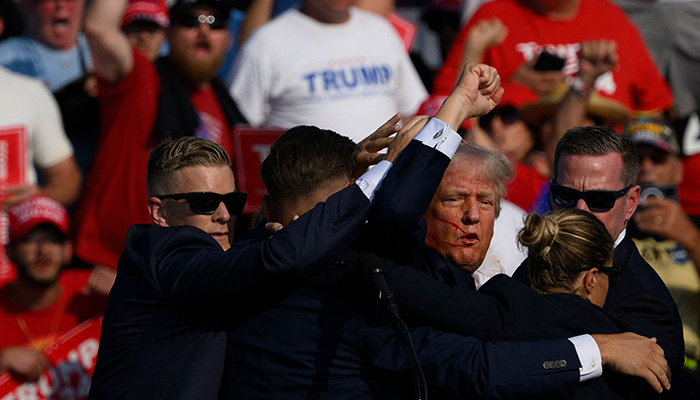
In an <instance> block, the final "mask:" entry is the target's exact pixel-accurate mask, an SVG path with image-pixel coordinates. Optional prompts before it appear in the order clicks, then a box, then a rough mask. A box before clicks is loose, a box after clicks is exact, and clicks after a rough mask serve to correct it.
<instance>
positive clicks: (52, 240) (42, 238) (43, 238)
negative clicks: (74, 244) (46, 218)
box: [20, 231, 66, 244]
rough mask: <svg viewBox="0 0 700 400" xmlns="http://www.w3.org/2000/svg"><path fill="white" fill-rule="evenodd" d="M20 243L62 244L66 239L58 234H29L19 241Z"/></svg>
mask: <svg viewBox="0 0 700 400" xmlns="http://www.w3.org/2000/svg"><path fill="white" fill-rule="evenodd" d="M20 241H21V242H22V243H31V244H41V243H48V244H63V243H65V242H66V237H65V236H63V234H61V233H59V232H51V233H48V232H37V231H34V232H31V233H29V234H27V235H26V236H25V237H23V238H22V239H20Z"/></svg>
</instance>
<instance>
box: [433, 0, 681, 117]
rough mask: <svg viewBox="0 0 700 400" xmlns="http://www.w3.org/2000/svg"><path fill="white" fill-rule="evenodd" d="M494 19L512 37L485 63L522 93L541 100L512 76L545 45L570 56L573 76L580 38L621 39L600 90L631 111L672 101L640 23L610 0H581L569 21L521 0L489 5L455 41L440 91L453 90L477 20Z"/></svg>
mask: <svg viewBox="0 0 700 400" xmlns="http://www.w3.org/2000/svg"><path fill="white" fill-rule="evenodd" d="M491 18H498V19H500V20H501V21H502V22H503V24H504V25H505V26H506V27H508V36H507V37H506V39H505V40H504V42H503V43H502V44H500V45H499V46H495V47H492V48H490V49H488V50H487V51H486V54H485V56H484V63H485V64H488V65H491V66H493V67H495V68H496V69H498V72H499V74H500V75H501V78H502V79H503V81H504V82H503V84H502V86H503V87H504V88H505V89H506V92H508V90H509V87H512V86H513V85H517V86H521V87H522V88H523V89H525V90H524V91H521V92H520V94H519V95H520V96H525V95H528V96H530V97H531V98H532V99H533V100H534V99H537V95H536V94H535V93H534V92H532V91H531V90H529V89H527V88H524V86H522V85H520V84H516V83H512V82H508V81H509V80H510V79H511V78H512V77H513V74H514V73H515V72H516V70H517V69H518V68H519V67H520V65H521V64H522V63H523V62H526V61H529V60H531V59H532V58H534V57H536V56H537V55H538V54H539V51H540V50H542V49H546V50H548V51H550V52H552V53H554V54H556V55H558V56H560V57H563V58H565V59H566V65H565V66H564V70H563V72H564V74H565V75H567V76H573V75H575V74H576V72H577V71H578V68H579V67H578V51H579V49H580V46H581V42H583V41H589V40H601V39H606V40H614V41H615V42H616V43H617V52H618V55H619V60H620V61H619V65H618V67H617V68H615V70H614V71H612V72H611V73H607V74H604V75H602V76H601V77H600V78H599V79H598V81H597V82H596V88H597V90H598V93H599V94H601V95H603V96H605V97H607V98H609V99H612V100H614V101H616V102H618V103H620V104H621V105H624V106H625V107H627V109H628V110H630V111H631V112H632V111H638V112H645V113H657V112H660V111H663V110H666V109H668V108H670V107H671V106H672V105H673V95H672V94H671V91H670V89H669V88H668V84H667V83H666V82H665V81H664V79H663V77H662V76H661V74H660V73H659V70H658V68H657V67H656V64H655V63H654V61H653V60H652V58H651V56H650V54H649V51H648V49H647V47H646V45H645V43H644V41H643V40H642V37H641V35H640V34H639V31H638V30H637V27H636V26H634V24H633V23H632V22H631V21H630V20H629V18H628V17H627V16H626V15H625V13H624V12H623V11H622V10H621V9H620V8H619V7H618V6H616V5H614V4H612V2H610V1H606V0H581V3H580V9H579V11H578V13H577V14H576V16H574V17H573V18H572V19H570V20H553V19H550V18H548V17H547V16H545V15H542V14H537V13H535V12H534V11H532V9H531V8H529V7H527V6H526V5H525V4H524V2H523V1H518V0H495V1H493V2H489V3H486V4H484V5H483V6H482V7H481V8H479V10H477V12H476V13H475V14H474V16H473V17H472V18H471V19H470V20H469V23H468V24H467V25H466V26H465V27H464V28H462V30H461V31H460V33H459V35H458V36H457V38H456V39H455V41H454V43H453V44H452V48H451V49H450V52H449V53H448V56H447V58H446V60H445V63H444V65H443V67H442V69H441V70H440V72H439V73H438V76H437V77H436V79H435V83H434V89H433V91H434V93H435V94H449V93H450V92H451V91H452V88H453V87H454V84H455V82H456V80H457V76H458V72H459V71H458V69H459V66H460V63H461V60H462V55H463V52H464V44H465V40H466V39H467V35H468V33H469V30H470V29H471V28H472V26H474V24H476V23H477V22H478V21H480V20H484V19H491ZM513 91H515V90H513ZM630 115H633V114H632V113H630Z"/></svg>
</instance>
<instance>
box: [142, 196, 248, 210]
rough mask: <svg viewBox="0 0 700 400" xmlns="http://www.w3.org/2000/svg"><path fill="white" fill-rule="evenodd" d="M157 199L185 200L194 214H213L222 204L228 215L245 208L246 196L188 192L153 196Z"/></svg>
mask: <svg viewBox="0 0 700 400" xmlns="http://www.w3.org/2000/svg"><path fill="white" fill-rule="evenodd" d="M155 197H156V198H157V199H161V200H164V199H172V200H185V201H187V202H188V203H189V204H190V210H192V212H193V213H195V214H206V215H209V214H214V211H216V209H217V208H219V204H221V202H223V203H224V205H225V206H226V209H227V210H228V212H229V214H231V215H235V214H240V213H241V212H242V211H243V207H245V202H246V200H247V199H248V195H247V194H246V193H243V192H231V193H226V194H219V193H213V192H190V193H176V194H166V195H163V196H155Z"/></svg>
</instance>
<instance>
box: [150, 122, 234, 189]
mask: <svg viewBox="0 0 700 400" xmlns="http://www.w3.org/2000/svg"><path fill="white" fill-rule="evenodd" d="M197 166H206V167H231V158H230V157H229V156H228V153H226V150H225V149H224V148H223V147H222V146H221V145H220V144H217V143H214V142H212V141H209V140H206V139H201V138H197V137H193V136H188V137H183V138H179V139H176V140H173V141H170V142H165V143H162V144H161V145H159V146H157V147H156V148H154V149H153V150H151V153H150V154H149V155H148V170H147V173H146V187H147V189H148V196H149V197H152V196H155V195H164V194H171V193H167V192H168V190H169V189H168V188H169V187H170V186H171V179H172V176H173V172H175V171H177V170H179V169H182V168H185V167H197Z"/></svg>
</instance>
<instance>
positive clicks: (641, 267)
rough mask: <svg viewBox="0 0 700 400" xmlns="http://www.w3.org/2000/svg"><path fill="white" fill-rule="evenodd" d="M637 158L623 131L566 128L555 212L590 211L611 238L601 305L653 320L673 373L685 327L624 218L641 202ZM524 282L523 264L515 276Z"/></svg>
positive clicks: (558, 158)
mask: <svg viewBox="0 0 700 400" xmlns="http://www.w3.org/2000/svg"><path fill="white" fill-rule="evenodd" d="M637 164H638V158H637V153H636V149H635V147H634V144H633V143H632V142H631V141H630V140H629V138H627V137H626V136H624V135H620V134H619V133H617V132H615V131H613V130H611V129H608V128H603V127H598V126H589V127H577V128H573V129H570V130H569V131H567V132H566V134H565V135H564V136H563V137H562V138H561V140H559V142H558V143H557V147H556V152H555V158H554V179H553V180H552V183H551V185H550V191H551V205H552V208H554V209H555V210H558V209H562V208H578V209H581V210H584V211H588V212H591V213H593V215H595V216H596V217H598V219H600V220H601V221H602V222H603V223H604V224H605V226H606V227H607V228H608V232H610V235H611V236H612V237H613V238H614V239H615V244H616V245H615V255H614V259H613V265H614V266H615V267H616V270H615V271H614V272H613V277H612V279H611V285H610V290H609V291H608V297H607V299H606V301H605V305H604V306H603V308H604V309H605V310H607V311H611V312H615V313H620V314H626V315H630V316H634V317H638V318H642V319H646V320H648V321H651V322H653V323H654V324H655V325H656V327H657V330H658V332H659V337H658V340H659V344H660V345H661V347H663V348H664V351H665V354H666V359H667V360H668V363H669V366H670V367H671V369H672V371H673V372H675V371H676V370H678V369H680V367H681V366H682V363H683V354H684V352H683V351H684V345H683V330H682V324H681V320H680V316H679V314H678V309H677V307H676V303H675V302H674V301H673V298H672V297H671V294H670V293H669V291H668V289H667V288H666V286H665V285H664V283H663V281H662V280H661V278H659V276H658V275H657V274H656V272H655V271H654V270H653V268H652V267H651V266H650V265H649V264H648V263H647V262H646V261H644V259H643V258H642V256H641V255H640V254H639V251H637V248H636V246H635V245H634V243H633V242H632V240H631V238H630V237H629V235H627V234H626V227H627V221H629V220H630V218H632V215H633V214H634V212H635V210H636V209H637V205H638V202H639V194H640V188H639V186H638V185H637V184H636V180H637ZM514 277H515V278H516V279H519V280H521V281H523V282H525V283H527V281H528V278H527V270H526V267H525V266H524V265H521V266H520V268H518V271H516V273H515V274H514Z"/></svg>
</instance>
